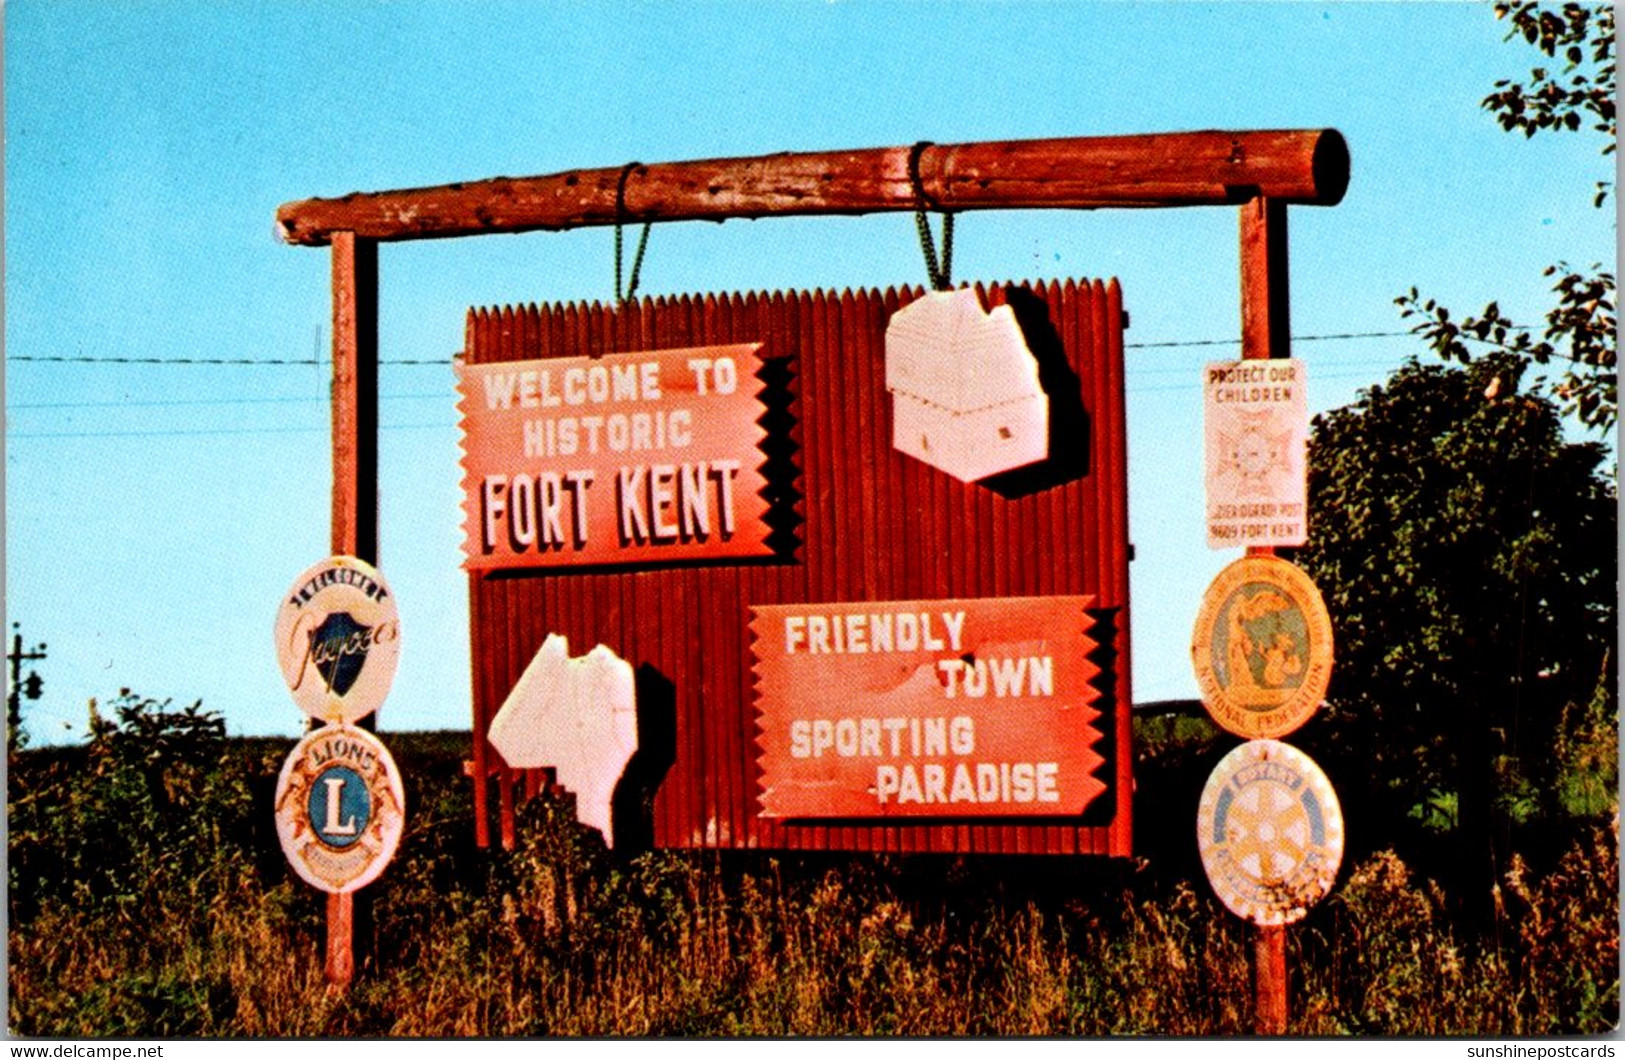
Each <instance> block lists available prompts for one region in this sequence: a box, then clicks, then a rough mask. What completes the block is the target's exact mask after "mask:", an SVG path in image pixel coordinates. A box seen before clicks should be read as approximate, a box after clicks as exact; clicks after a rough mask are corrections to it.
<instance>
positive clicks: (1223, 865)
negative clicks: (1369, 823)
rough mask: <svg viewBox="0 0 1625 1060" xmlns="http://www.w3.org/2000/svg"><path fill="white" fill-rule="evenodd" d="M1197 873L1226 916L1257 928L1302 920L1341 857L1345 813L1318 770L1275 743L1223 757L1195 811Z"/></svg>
mask: <svg viewBox="0 0 1625 1060" xmlns="http://www.w3.org/2000/svg"><path fill="white" fill-rule="evenodd" d="M1196 845H1197V847H1198V848H1199V849H1200V850H1201V852H1202V868H1203V869H1205V870H1206V871H1207V878H1208V882H1209V883H1211V884H1212V885H1213V891H1214V893H1215V894H1217V895H1218V896H1219V900H1220V901H1222V902H1223V903H1224V904H1225V907H1226V908H1228V909H1229V910H1230V911H1231V912H1232V913H1235V914H1236V915H1237V916H1240V917H1245V918H1246V919H1248V920H1251V921H1252V922H1253V923H1255V924H1258V925H1261V926H1265V927H1268V926H1272V925H1278V924H1290V923H1292V922H1293V921H1295V920H1300V919H1302V918H1303V916H1304V914H1305V913H1307V912H1308V911H1309V907H1310V906H1312V905H1314V904H1315V903H1316V902H1318V901H1320V900H1321V899H1322V898H1324V897H1325V896H1326V893H1327V892H1328V891H1330V890H1331V889H1332V883H1333V882H1334V881H1335V880H1336V879H1337V868H1338V866H1339V865H1340V864H1341V863H1342V860H1343V810H1342V808H1341V807H1340V806H1339V805H1338V802H1337V793H1336V792H1334V791H1333V790H1332V785H1331V782H1330V781H1328V780H1327V779H1326V774H1324V773H1322V772H1321V771H1320V767H1319V766H1317V765H1315V763H1314V761H1313V760H1311V759H1310V758H1309V756H1308V755H1306V754H1304V753H1303V752H1302V751H1299V750H1297V749H1296V748H1294V747H1290V746H1288V745H1287V744H1284V743H1280V742H1278V741H1275V740H1252V741H1250V742H1248V743H1244V744H1242V745H1241V746H1240V747H1238V748H1236V749H1235V750H1234V751H1231V752H1230V753H1229V754H1227V755H1225V756H1224V758H1223V759H1222V760H1221V761H1220V762H1219V764H1218V766H1216V767H1215V768H1214V770H1213V774H1212V775H1211V776H1210V777H1208V780H1207V786H1206V787H1205V788H1203V789H1202V801H1201V803H1200V804H1199V806H1198V808H1197V811H1196Z"/></svg>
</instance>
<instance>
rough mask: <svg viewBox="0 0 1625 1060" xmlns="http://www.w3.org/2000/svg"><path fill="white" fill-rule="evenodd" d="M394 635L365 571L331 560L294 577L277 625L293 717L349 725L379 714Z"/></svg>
mask: <svg viewBox="0 0 1625 1060" xmlns="http://www.w3.org/2000/svg"><path fill="white" fill-rule="evenodd" d="M400 628H401V623H400V617H399V615H398V614H397V613H396V610H395V597H394V596H393V595H391V593H390V591H389V586H388V585H387V584H386V583H385V582H384V577H383V575H381V574H379V573H378V571H377V570H375V569H374V568H373V567H372V565H371V564H370V563H365V562H363V561H361V560H359V559H356V558H355V557H354V556H330V557H328V558H327V559H324V560H322V561H321V562H320V563H318V564H316V565H315V566H313V567H311V568H310V569H309V570H307V571H305V572H304V573H303V574H301V575H299V577H298V578H297V579H296V580H295V581H294V583H293V585H292V586H291V587H290V588H289V589H288V592H287V594H286V595H285V596H284V597H283V601H282V606H281V608H280V609H279V610H278V611H277V619H276V653H277V661H278V662H280V663H281V664H282V677H283V679H284V680H286V681H287V682H288V691H289V692H291V693H292V694H293V699H294V702H295V703H297V704H298V705H299V709H300V710H302V711H304V712H305V713H306V714H308V715H310V716H311V717H312V718H315V719H316V720H317V721H321V722H330V723H332V722H337V723H342V724H347V725H350V724H354V723H355V722H357V721H360V720H361V719H362V718H364V717H366V716H367V715H368V714H371V713H372V712H373V711H375V710H377V709H378V706H379V704H381V703H383V701H384V697H385V696H387V695H388V694H389V686H390V683H391V682H392V681H394V679H395V662H396V659H397V657H398V656H399V654H400Z"/></svg>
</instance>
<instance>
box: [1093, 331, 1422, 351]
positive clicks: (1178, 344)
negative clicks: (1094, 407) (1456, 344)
mask: <svg viewBox="0 0 1625 1060" xmlns="http://www.w3.org/2000/svg"><path fill="white" fill-rule="evenodd" d="M1414 334H1415V332H1412V331H1349V332H1344V333H1341V334H1336V335H1294V336H1292V341H1293V342H1334V341H1338V340H1342V339H1392V338H1398V337H1400V336H1404V335H1414ZM1240 345H1241V338H1240V336H1237V337H1236V338H1233V339H1182V340H1178V341H1172V342H1125V343H1123V348H1124V349H1125V350H1172V349H1183V348H1186V347H1191V346H1240Z"/></svg>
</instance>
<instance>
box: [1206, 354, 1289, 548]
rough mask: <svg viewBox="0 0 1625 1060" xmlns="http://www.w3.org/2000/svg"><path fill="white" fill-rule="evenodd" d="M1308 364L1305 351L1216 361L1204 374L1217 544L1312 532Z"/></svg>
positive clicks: (1211, 518) (1210, 535)
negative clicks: (1307, 452)
mask: <svg viewBox="0 0 1625 1060" xmlns="http://www.w3.org/2000/svg"><path fill="white" fill-rule="evenodd" d="M1305 378H1306V373H1305V366H1304V363H1303V362H1302V361H1300V360H1298V359H1297V358H1295V357H1293V358H1282V359H1279V360H1246V361H1214V362H1212V363H1210V364H1209V365H1208V366H1207V368H1206V370H1205V372H1204V374H1203V379H1202V390H1203V395H1204V402H1203V403H1204V410H1205V419H1206V424H1207V432H1206V433H1207V544H1208V547H1209V548H1244V547H1247V546H1252V545H1301V544H1303V543H1304V541H1306V540H1307V539H1308V536H1309V526H1308V520H1307V518H1306V509H1307V507H1308V499H1309V490H1308V483H1307V478H1306V474H1305V472H1306V466H1305V457H1304V451H1305V448H1306V446H1307V441H1308V436H1309V404H1308V401H1307V400H1306V398H1305V396H1304V390H1305V385H1304V384H1305Z"/></svg>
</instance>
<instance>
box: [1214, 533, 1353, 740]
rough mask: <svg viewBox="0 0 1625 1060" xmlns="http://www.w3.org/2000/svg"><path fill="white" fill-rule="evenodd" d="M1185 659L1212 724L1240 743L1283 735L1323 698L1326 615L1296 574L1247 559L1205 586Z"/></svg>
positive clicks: (1328, 642)
mask: <svg viewBox="0 0 1625 1060" xmlns="http://www.w3.org/2000/svg"><path fill="white" fill-rule="evenodd" d="M1191 658H1192V661H1193V663H1194V664H1195V667H1196V681H1197V685H1198V686H1199V687H1200V689H1201V693H1202V704H1203V706H1205V707H1206V708H1207V711H1208V713H1209V714H1210V715H1212V717H1213V720H1214V721H1215V722H1217V723H1218V724H1219V725H1220V726H1222V727H1223V728H1224V729H1226V730H1227V731H1229V732H1232V733H1235V734H1236V735H1237V736H1241V737H1243V738H1246V739H1261V738H1273V737H1277V736H1285V735H1286V734H1287V733H1290V732H1292V731H1293V730H1295V729H1297V728H1298V727H1299V726H1300V725H1302V724H1303V723H1304V722H1305V721H1307V720H1308V719H1309V716H1310V715H1311V714H1313V713H1314V712H1315V710H1316V709H1317V708H1318V707H1319V706H1320V703H1321V701H1322V700H1323V699H1324V698H1325V696H1326V687H1327V685H1328V684H1329V683H1330V682H1331V671H1332V623H1331V617H1330V615H1328V614H1327V612H1326V604H1325V602H1324V601H1323V600H1322V599H1321V596H1320V591H1319V590H1318V589H1316V588H1315V584H1314V582H1312V581H1310V580H1309V576H1308V575H1306V574H1304V573H1303V571H1301V570H1299V569H1298V568H1297V567H1295V566H1293V565H1292V564H1291V563H1288V562H1287V561H1286V560H1284V559H1278V558H1276V557H1274V556H1248V557H1245V558H1243V559H1239V560H1236V561H1235V562H1234V563H1232V564H1230V565H1229V566H1228V567H1226V568H1225V569H1224V570H1222V571H1220V572H1219V576H1218V577H1217V578H1215V579H1214V581H1213V584H1212V585H1210V586H1208V590H1207V593H1206V594H1205V595H1204V596H1203V597H1202V609H1201V611H1200V613H1199V614H1198V615H1197V618H1196V630H1195V633H1194V635H1193V637H1192V640H1191Z"/></svg>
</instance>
